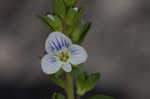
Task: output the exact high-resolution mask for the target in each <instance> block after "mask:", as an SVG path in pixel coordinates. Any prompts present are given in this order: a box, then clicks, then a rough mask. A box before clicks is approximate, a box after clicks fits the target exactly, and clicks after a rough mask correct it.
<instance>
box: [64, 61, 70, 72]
mask: <svg viewBox="0 0 150 99" xmlns="http://www.w3.org/2000/svg"><path fill="white" fill-rule="evenodd" d="M62 68H63V70H64V71H65V72H71V70H72V67H71V64H69V63H64V64H63V65H62Z"/></svg>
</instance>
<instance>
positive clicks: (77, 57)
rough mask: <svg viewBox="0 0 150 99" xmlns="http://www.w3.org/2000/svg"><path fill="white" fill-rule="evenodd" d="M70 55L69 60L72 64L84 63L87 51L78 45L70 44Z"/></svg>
mask: <svg viewBox="0 0 150 99" xmlns="http://www.w3.org/2000/svg"><path fill="white" fill-rule="evenodd" d="M70 53H71V56H70V62H71V63H72V64H73V65H78V64H81V63H84V62H85V61H86V60H87V57H88V55H87V52H86V51H85V49H84V48H82V47H81V46H79V45H74V44H73V45H72V46H71V52H70Z"/></svg>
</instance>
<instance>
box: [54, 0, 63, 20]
mask: <svg viewBox="0 0 150 99" xmlns="http://www.w3.org/2000/svg"><path fill="white" fill-rule="evenodd" d="M52 6H53V8H54V10H55V12H56V14H58V15H59V16H60V17H61V18H62V19H63V18H64V17H65V14H66V6H65V3H64V0H52Z"/></svg>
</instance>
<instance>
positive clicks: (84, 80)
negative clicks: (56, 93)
mask: <svg viewBox="0 0 150 99" xmlns="http://www.w3.org/2000/svg"><path fill="white" fill-rule="evenodd" d="M99 79H100V74H99V73H95V74H92V75H88V72H83V73H80V74H78V76H77V77H76V87H77V94H78V95H80V96H82V95H84V94H85V93H86V92H88V91H90V90H92V89H93V88H94V87H95V86H96V84H97V83H98V81H99Z"/></svg>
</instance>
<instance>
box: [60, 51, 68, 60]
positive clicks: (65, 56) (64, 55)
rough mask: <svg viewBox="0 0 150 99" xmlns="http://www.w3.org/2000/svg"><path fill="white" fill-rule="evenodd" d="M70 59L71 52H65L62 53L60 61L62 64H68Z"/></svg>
mask: <svg viewBox="0 0 150 99" xmlns="http://www.w3.org/2000/svg"><path fill="white" fill-rule="evenodd" d="M68 59H69V52H66V53H64V52H63V51H60V54H59V60H60V61H62V62H66V61H67V60H68Z"/></svg>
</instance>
